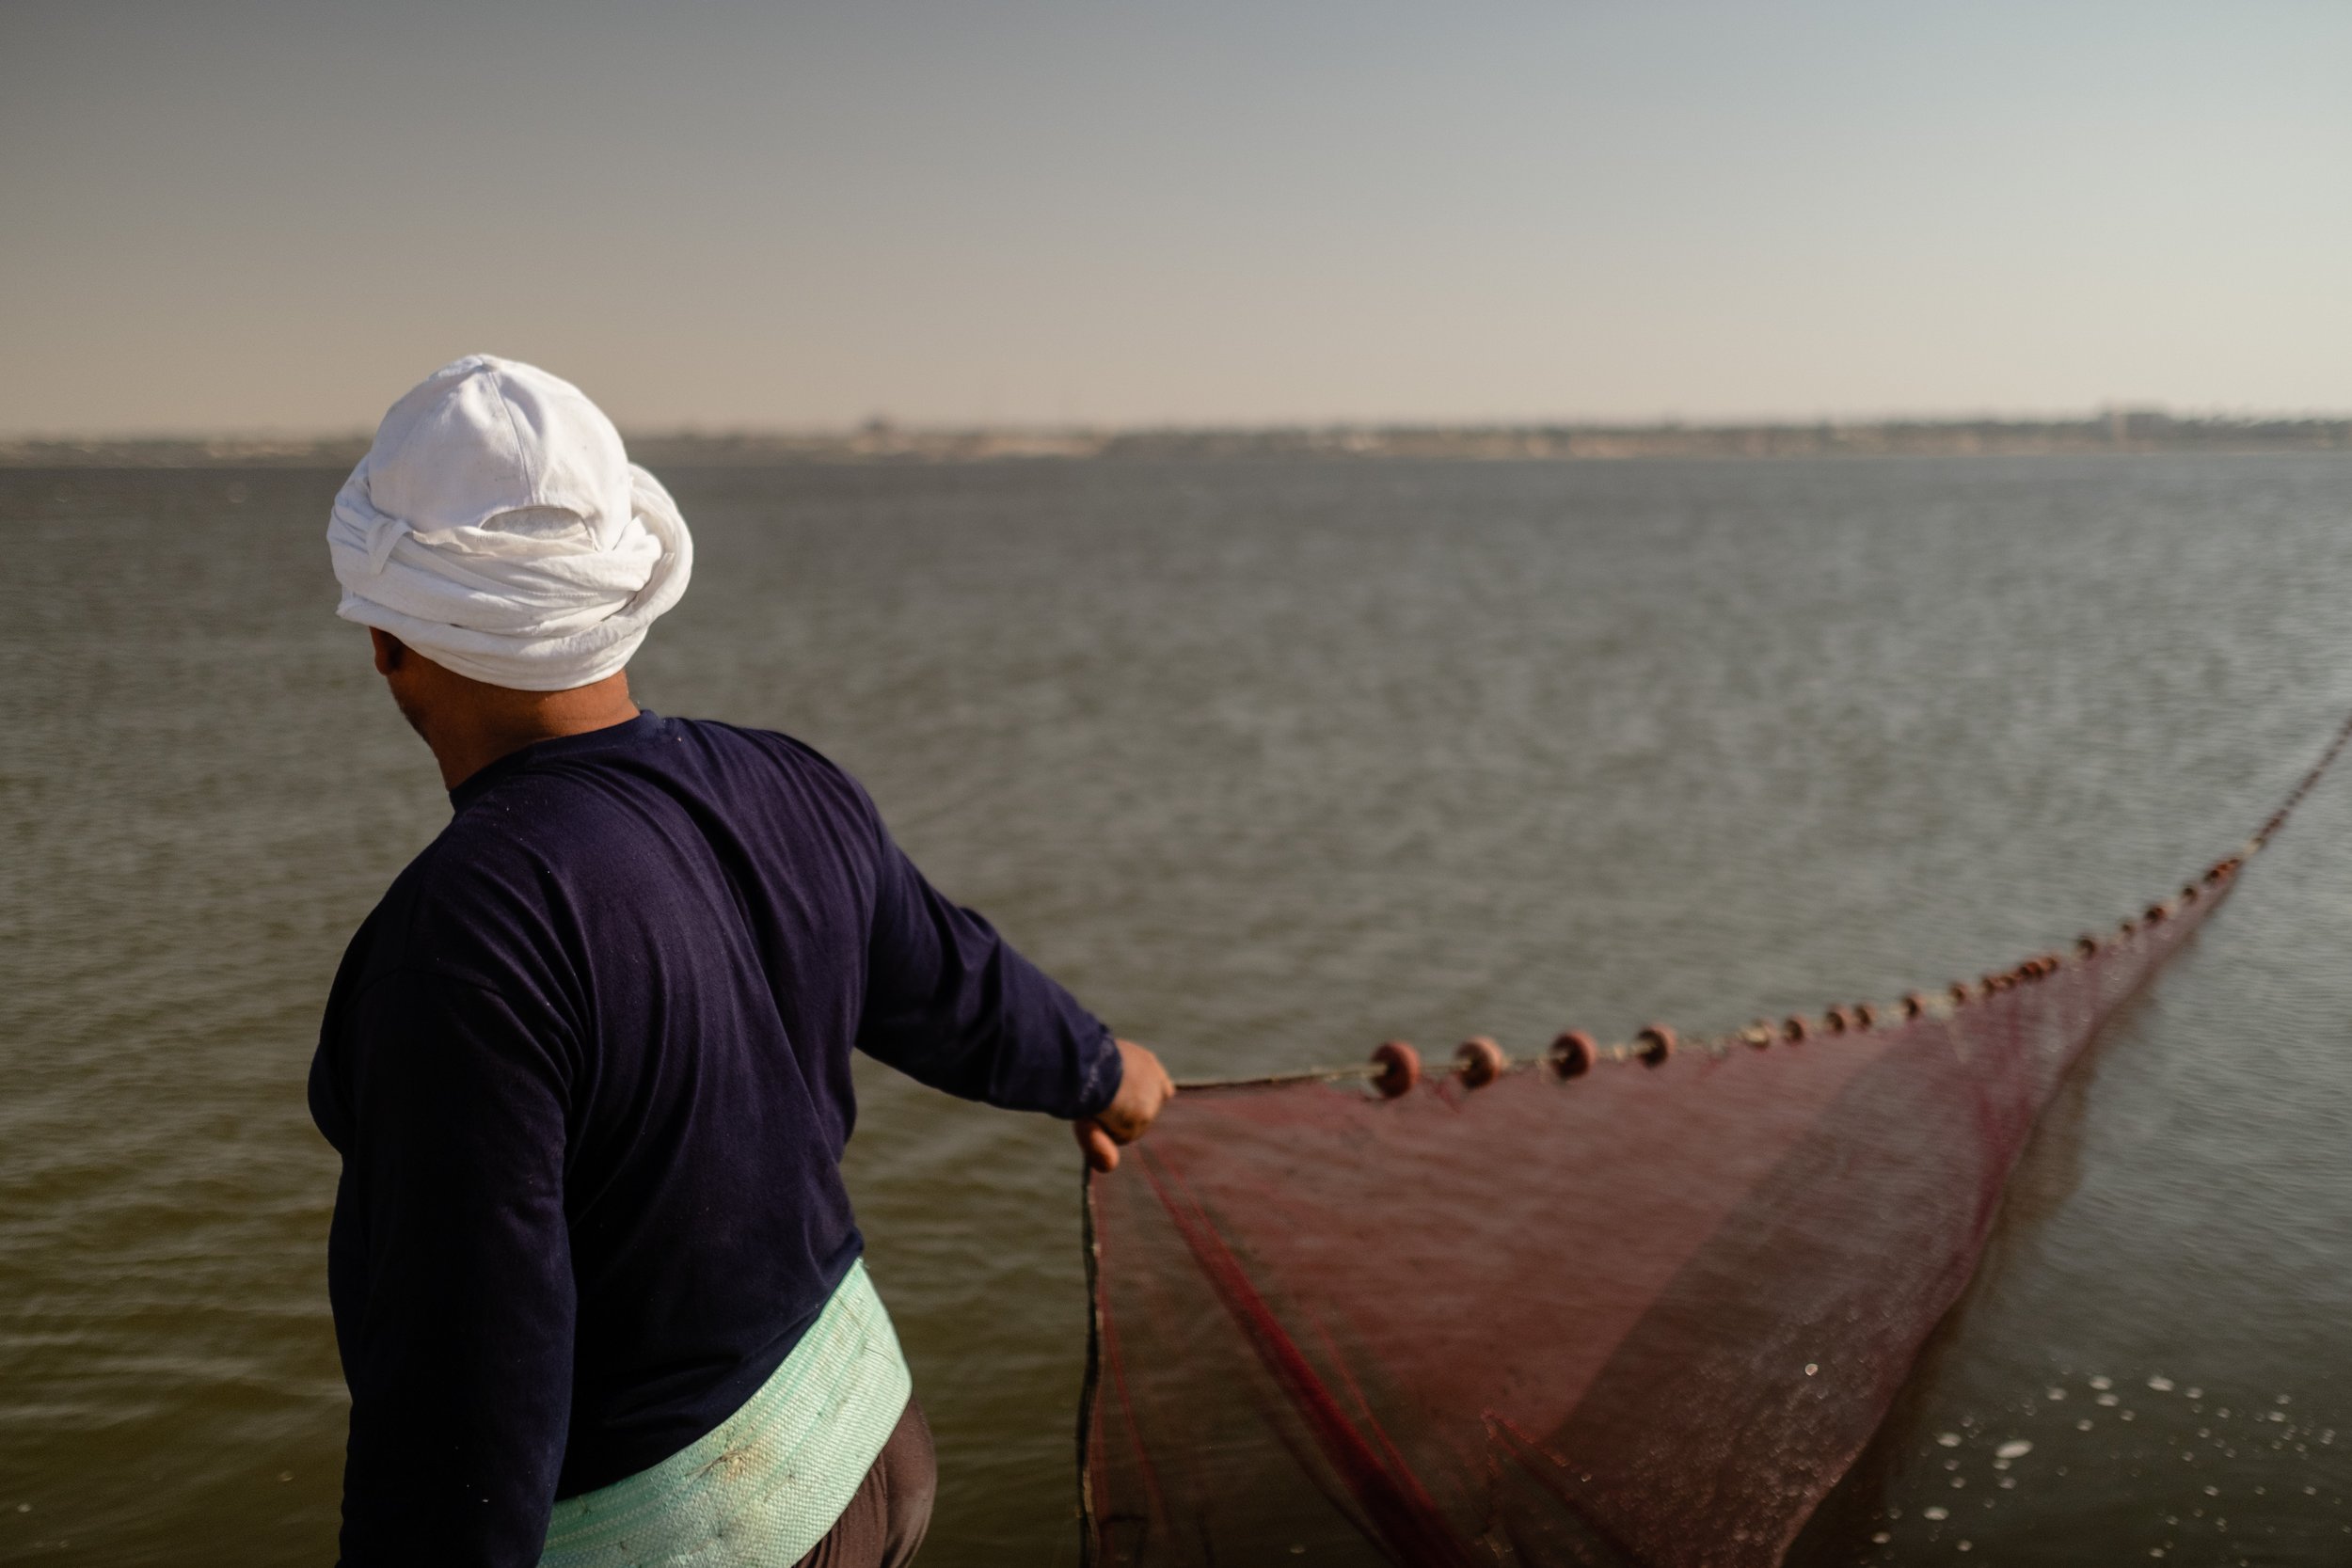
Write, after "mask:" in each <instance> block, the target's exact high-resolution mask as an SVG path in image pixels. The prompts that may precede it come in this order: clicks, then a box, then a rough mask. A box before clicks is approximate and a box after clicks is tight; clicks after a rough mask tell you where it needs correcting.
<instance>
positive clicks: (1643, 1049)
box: [1633, 1023, 1675, 1067]
mask: <svg viewBox="0 0 2352 1568" xmlns="http://www.w3.org/2000/svg"><path fill="white" fill-rule="evenodd" d="M1633 1046H1634V1051H1633V1053H1634V1054H1635V1055H1636V1056H1639V1057H1641V1058H1642V1063H1643V1065H1644V1066H1645V1067H1656V1066H1658V1065H1659V1064H1660V1063H1661V1062H1663V1061H1664V1060H1665V1059H1666V1058H1667V1057H1669V1056H1671V1055H1673V1054H1674V1053H1675V1032H1674V1031H1673V1030H1672V1029H1670V1028H1668V1027H1667V1026H1666V1025H1665V1024H1663V1023H1653V1024H1651V1025H1649V1026H1648V1027H1647V1028H1645V1029H1644V1030H1643V1031H1642V1032H1641V1033H1640V1034H1638V1035H1636V1036H1634V1037H1633Z"/></svg>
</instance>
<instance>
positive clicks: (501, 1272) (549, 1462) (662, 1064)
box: [310, 713, 1120, 1568]
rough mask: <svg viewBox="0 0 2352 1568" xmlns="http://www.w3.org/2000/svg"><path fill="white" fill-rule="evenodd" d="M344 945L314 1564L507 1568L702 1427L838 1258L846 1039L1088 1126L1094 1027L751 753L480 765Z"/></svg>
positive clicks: (649, 752) (561, 745) (1008, 1102)
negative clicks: (332, 1463)
mask: <svg viewBox="0 0 2352 1568" xmlns="http://www.w3.org/2000/svg"><path fill="white" fill-rule="evenodd" d="M451 799H452V800H453V803H454V805H455V807H456V815H455V816H454V817H453V820H452V821H451V822H450V824H449V826H448V827H447V828H446V829H444V830H443V831H442V832H441V834H440V836H439V837H438V838H437V839H435V840H434V842H433V843H432V844H431V845H430V846H428V847H426V848H425V850H424V851H423V853H421V854H420V855H419V856H418V857H417V858H416V860H415V861H414V862H412V863H410V864H409V866H408V867H407V869H406V870H405V871H404V872H402V873H401V875H400V878H399V879H398V880H396V881H395V882H394V883H393V884H392V887H391V889H390V891H389V892H388V893H387V894H386V895H384V899H383V901H382V902H381V903H380V904H378V905H377V906H376V909H375V911H374V912H373V913H372V914H371V915H369V917H368V919H367V921H366V923H365V924H364V925H362V926H361V927H360V928H359V931H358V935H357V936H355V937H354V938H353V939H352V942H351V946H350V948H349V950H348V951H347V952H346V953H345V955H344V957H343V961H342V968H341V970H340V971H339V972H338V974H337V975H336V977H335V984H334V989H333V991H332V993H331V994H330V996H329V998H328V1001H327V1007H326V1022H325V1024H324V1026H323V1028H322V1030H321V1032H320V1038H319V1048H318V1053H317V1055H316V1057H315V1058H314V1059H313V1061H312V1064H311V1069H310V1110H311V1115H312V1117H313V1118H314V1119H315V1120H316V1121H317V1123H318V1126H319V1130H320V1132H323V1133H325V1134H326V1139H327V1141H328V1142H329V1143H331V1144H333V1145H334V1147H335V1148H336V1149H337V1150H338V1151H339V1152H340V1153H341V1154H342V1159H343V1171H342V1181H341V1184H340V1185H339V1187H338V1188H337V1191H336V1197H335V1218H334V1226H333V1230H332V1233H331V1237H330V1240H329V1243H328V1290H329V1294H330V1297H331V1299H332V1304H333V1307H334V1315H335V1334H336V1339H337V1342H338V1346H339V1348H340V1350H341V1352H342V1363H343V1372H344V1377H345V1379H346V1381H347V1382H348V1383H349V1384H350V1386H351V1435H350V1445H349V1449H348V1452H347V1455H346V1460H345V1468H344V1479H343V1534H342V1550H343V1560H344V1562H345V1563H346V1564H349V1565H351V1568H361V1565H364V1564H371V1563H378V1562H383V1563H391V1562H398V1563H403V1564H414V1563H421V1562H431V1563H434V1564H437V1565H452V1568H455V1565H461V1564H484V1565H497V1568H510V1565H520V1564H528V1563H533V1562H536V1561H537V1560H538V1557H539V1550H540V1547H541V1545H542V1544H543V1542H544V1539H545V1536H546V1531H547V1523H548V1510H549V1508H550V1506H551V1505H552V1503H553V1501H554V1499H556V1498H557V1497H569V1496H572V1495H574V1494H576V1493H580V1492H584V1491H590V1490H593V1489H595V1488H596V1487H599V1486H603V1485H606V1484H609V1483H610V1482H612V1481H618V1480H620V1479H621V1478H622V1477H624V1476H628V1475H630V1474H633V1473H634V1472H636V1471H638V1470H642V1469H644V1468H645V1467H646V1466H648V1465H654V1464H658V1463H659V1462H660V1461H661V1460H663V1459H665V1458H667V1457H669V1456H670V1455H671V1454H673V1453H675V1452H676V1451H677V1450H678V1449H682V1448H685V1447H686V1446H687V1445H688V1444H690V1443H691V1442H693V1441H695V1440H696V1439H697V1438H699V1437H701V1436H703V1435H704V1434H705V1433H708V1432H709V1431H711V1430H712V1429H713V1428H715V1427H717V1426H718V1425H719V1424H720V1423H721V1422H722V1421H723V1420H724V1419H725V1418H727V1417H728V1416H729V1415H731V1414H733V1413H734V1411H735V1410H736V1409H737V1408H738V1407H739V1405H740V1404H741V1403H742V1402H744V1400H745V1399H747V1398H748V1397H749V1396H750V1395H751V1394H752V1393H753V1392H755V1390H756V1389H757V1388H758V1387H759V1386H760V1385H761V1384H762V1383H764V1382H765V1381H766V1380H767V1378H768V1377H769V1375H770V1374H771V1372H773V1371H774V1370H775V1369H776V1367H777V1366H778V1365H779V1364H781V1363H782V1361H783V1360H784V1357H785V1356H786V1354H787V1353H789V1352H790V1351H791V1349H792V1347H793V1346H794V1345H795V1344H796V1343H797V1342H798V1341H799V1339H800V1337H801V1335H802V1334H803V1332H804V1331H805V1330H806V1329H807V1327H808V1325H809V1323H811V1322H812V1321H813V1320H814V1319H815V1318H816V1316H817V1314H818V1311H819V1310H820V1309H821V1308H822V1307H823V1306H824V1303H825V1301H826V1298H827V1297H828V1296H830V1295H831V1293H832V1291H833V1290H834V1286H835V1285H837V1284H838V1283H839V1282H840V1279H841V1277H842V1275H844V1274H845V1273H846V1272H847V1271H848V1269H849V1267H850V1263H851V1261H852V1260H853V1259H855V1258H856V1257H857V1256H858V1253H859V1250H860V1248H861V1245H862V1243H861V1241H860V1238H859V1235H858V1231H857V1226H856V1223H855V1221H854V1220H853V1219H852V1217H851V1215H850V1200H849V1196H848V1193H847V1192H846V1190H845V1189H844V1187H843V1184H842V1180H841V1173H840V1159H841V1153H842V1148H843V1146H844V1145H845V1144H846V1143H847V1142H848V1140H849V1136H850V1126H851V1123H852V1121H853V1120H854V1117H855V1106H854V1103H853V1101H852V1097H851V1090H850V1049H851V1048H852V1047H853V1046H854V1047H856V1048H858V1049H860V1050H863V1051H865V1052H866V1053H868V1054H870V1055H872V1056H875V1057H877V1058H879V1059H881V1060H882V1061H884V1062H887V1063H889V1064H891V1065H892V1066H894V1067H896V1068H898V1069H902V1070H903V1071H906V1072H908V1073H910V1074H912V1075H913V1076H914V1077H915V1078H918V1079H920V1080H922V1081H923V1082H924V1083H927V1084H930V1085H934V1086H936V1087H939V1088H942V1089H945V1090H947V1091H948V1092H950V1093H952V1094H958V1095H961V1096H964V1097H965V1098H967V1099H973V1100H982V1101H988V1102H990V1103H992V1104H995V1105H1001V1106H1005V1107H1008V1108H1011V1109H1020V1110H1034V1111H1044V1112H1049V1113H1051V1114H1054V1115H1057V1116H1062V1117H1084V1116H1091V1115H1094V1114H1095V1113H1097V1112H1099V1111H1101V1110H1102V1109H1103V1108H1104V1106H1105V1105H1107V1104H1108V1103H1109V1101H1110V1100H1111V1098H1112V1096H1113V1095H1114V1094H1115V1093H1116V1092H1117V1090H1118V1086H1119V1077H1120V1065H1119V1056H1118V1052H1117V1048H1116V1046H1115V1045H1114V1044H1113V1042H1112V1040H1111V1038H1110V1035H1109V1031H1107V1030H1106V1029H1104V1026H1103V1025H1102V1023H1101V1022H1098V1021H1097V1020H1096V1019H1094V1018H1093V1017H1092V1016H1091V1015H1090V1014H1089V1013H1088V1012H1087V1011H1086V1010H1085V1009H1084V1008H1082V1007H1080V1006H1078V1004H1077V1003H1076V1002H1075V1001H1074V1000H1073V999H1072V997H1071V996H1070V994H1069V993H1068V992H1067V991H1065V990H1062V989H1061V987H1059V986H1058V985H1057V984H1055V983H1054V982H1053V981H1052V980H1050V979H1048V978H1047V977H1046V976H1045V975H1044V974H1041V973H1040V972H1039V971H1038V970H1037V969H1036V968H1035V967H1034V966H1033V965H1031V964H1030V963H1029V962H1028V961H1027V960H1025V959H1024V958H1022V957H1021V956H1020V955H1019V954H1018V953H1016V952H1014V951H1013V949H1012V948H1011V947H1010V946H1009V944H1007V943H1006V942H1004V940H1003V939H1002V938H1000V937H999V936H998V935H997V934H996V933H995V931H994V930H993V929H992V928H991V927H989V925H988V923H987V922H986V921H984V920H982V919H981V918H980V917H979V916H977V915H976V914H973V913H972V912H970V911H966V910H961V909H959V908H957V907H956V906H955V905H953V904H952V903H950V902H948V901H947V900H946V898H944V897H942V896H941V895H939V893H937V892H936V891H935V890H934V889H933V888H932V887H931V886H930V884H929V883H928V882H926V881H925V880H924V879H923V877H922V875H921V874H920V873H919V872H917V871H916V870H915V868H914V865H913V864H912V863H909V862H908V860H907V859H906V857H905V856H904V855H903V854H902V853H901V852H900V851H899V850H898V847H897V846H896V845H895V844H893V843H892V842H891V839H890V836H889V834H888V833H887V832H885V831H884V830H883V827H882V822H881V819H880V817H879V816H878V815H877V814H876V812H875V809H874V806H873V802H872V801H871V800H868V799H867V797H866V793H865V791H864V790H863V789H861V788H860V787H859V786H858V784H857V783H856V781H854V780H853V779H851V778H850V776H849V775H848V774H847V773H845V772H843V771H842V770H841V769H840V768H836V767H834V765H833V764H831V763H829V762H827V761H826V760H825V759H824V758H822V757H821V756H818V754H817V753H816V752H812V751H810V750H809V749H808V748H806V747H804V746H803V745H801V744H800V743H799V742H797V741H794V740H791V739H789V738H787V737H786V736H780V735H773V734H768V733H764V732H759V731H750V730H739V729H735V728H732V727H729V726H727V725H723V724H715V723H706V722H699V721H689V720H679V719H666V718H661V717H659V716H657V715H654V714H650V713H647V714H643V715H641V716H639V717H638V718H636V719H634V720H631V721H628V722H627V723H624V724H620V725H616V726H614V727H612V728H610V729H603V730H597V731H594V732H592V733H590V734H587V735H580V736H567V737H564V738H563V739H558V740H550V741H544V742H541V743H540V744H537V745H534V746H531V747H528V748H526V749H524V750H523V751H520V752H515V753H514V754H512V755H510V756H507V757H504V758H502V759H501V760H500V761H498V762H496V763H493V764H491V765H490V766H489V767H487V768H484V769H483V770H482V771H480V772H478V773H476V774H475V775H474V776H473V777H471V778H469V779H468V780H466V781H465V782H464V783H463V784H460V785H459V786H458V787H457V788H456V789H455V790H454V791H453V792H452V796H451Z"/></svg>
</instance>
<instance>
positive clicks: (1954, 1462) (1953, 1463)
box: [1944, 1459, 1960, 1470]
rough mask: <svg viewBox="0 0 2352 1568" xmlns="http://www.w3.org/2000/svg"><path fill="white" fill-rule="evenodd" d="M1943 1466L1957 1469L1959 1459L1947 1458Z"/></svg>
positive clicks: (1948, 1468)
mask: <svg viewBox="0 0 2352 1568" xmlns="http://www.w3.org/2000/svg"><path fill="white" fill-rule="evenodd" d="M1944 1468H1946V1469H1947V1470H1957V1469H1959V1468H1960V1461H1959V1460H1957V1459H1947V1460H1946V1461H1945V1462H1944Z"/></svg>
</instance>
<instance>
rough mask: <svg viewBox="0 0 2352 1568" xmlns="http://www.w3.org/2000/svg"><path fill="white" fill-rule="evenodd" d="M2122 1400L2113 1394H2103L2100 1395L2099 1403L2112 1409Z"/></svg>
mask: <svg viewBox="0 0 2352 1568" xmlns="http://www.w3.org/2000/svg"><path fill="white" fill-rule="evenodd" d="M2099 1403H2100V1405H2101V1407H2102V1408H2105V1409H2108V1410H2112V1409H2114V1408H2115V1407H2116V1406H2117V1405H2119V1404H2121V1403H2122V1401H2121V1400H2119V1399H2117V1398H2116V1397H2115V1396H2114V1395H2113V1394H2102V1395H2100V1396H2099Z"/></svg>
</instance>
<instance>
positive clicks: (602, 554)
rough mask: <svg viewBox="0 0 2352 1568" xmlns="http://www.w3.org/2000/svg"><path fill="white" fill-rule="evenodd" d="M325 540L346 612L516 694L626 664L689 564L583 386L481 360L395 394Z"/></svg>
mask: <svg viewBox="0 0 2352 1568" xmlns="http://www.w3.org/2000/svg"><path fill="white" fill-rule="evenodd" d="M326 547H327V553H328V555H329V556H330V557H332V558H333V561H334V563H335V578H336V580H337V581H338V582H341V583H342V587H343V599H342V605H341V606H339V607H338V608H337V610H336V613H337V614H339V615H341V616H342V618H343V619H344V620H346V621H357V622H358V623H359V624H360V625H361V626H379V627H381V628H382V629H384V630H385V631H388V632H390V633H391V634H392V635H393V636H394V637H397V638H399V639H400V640H401V641H403V642H405V643H406V644H408V646H410V647H412V648H414V649H416V650H417V651H418V652H419V653H421V654H422V655H424V656H425V657H427V658H430V659H432V660H433V661H434V662H435V663H437V664H440V665H443V666H446V667H447V668H449V669H452V670H454V671H456V672H457V673H459V674H461V675H470V676H472V677H473V678H474V679H475V680H478V681H486V682H488V683H489V684H491V685H493V686H504V687H511V688H514V689H516V690H521V691H562V690H565V689H569V688H572V687H575V686H585V685H587V684H588V683H589V682H591V681H597V680H602V679H603V678H604V677H605V676H607V675H610V674H612V673H614V672H615V671H617V670H619V669H620V668H621V667H622V666H623V665H625V664H627V663H628V660H629V656H630V655H632V654H634V653H635V652H636V651H637V645H638V644H639V643H641V642H643V641H644V640H645V628H646V627H648V626H651V625H652V624H653V620H654V617H655V616H657V615H660V613H661V612H662V611H663V610H667V609H669V608H670V607H671V606H672V605H674V604H675V603H677V601H678V595H679V594H683V593H685V592H686V579H687V578H688V576H689V575H690V574H691V571H692V568H693V561H694V543H693V539H692V537H691V535H689V534H688V532H687V531H686V520H685V519H684V518H683V517H680V516H679V515H678V510H677V503H676V502H675V501H673V500H672V499H670V493H669V492H668V491H667V490H664V489H663V488H662V487H661V484H660V481H658V480H656V479H655V478H654V477H653V475H651V474H649V473H647V472H646V471H645V470H644V469H643V468H641V467H637V466H636V465H635V464H633V463H631V462H630V461H629V460H628V452H627V451H624V450H623V449H622V446H621V436H620V432H618V431H616V430H614V429H613V428H612V420H608V419H606V418H605V417H604V413H603V410H601V409H599V408H598V407H597V406H596V404H593V403H591V402H589V401H588V397H587V394H585V393H584V392H582V391H580V388H577V387H575V386H573V385H572V384H571V383H570V382H568V381H561V380H558V379H557V378H556V377H554V376H551V375H549V374H548V372H545V371H543V370H540V369H538V368H537V367H535V366H532V365H525V364H520V363H518V362H516V361H515V360H512V359H493V358H491V357H489V356H487V355H480V354H477V355H472V356H468V357H467V358H464V359H460V360H458V361H457V362H456V363H455V364H453V365H449V366H445V367H443V368H442V369H440V370H438V371H436V372H434V373H433V374H432V375H430V376H427V377H426V378H425V380H424V381H423V383H422V384H421V385H420V386H418V387H417V388H416V389H415V390H413V391H411V392H410V393H409V394H408V395H407V396H406V397H404V398H402V399H401V400H400V401H399V402H398V403H396V404H392V407H391V411H390V412H389V413H388V414H386V415H385V416H384V422H383V423H382V424H381V425H379V426H378V427H377V428H376V432H375V444H374V445H373V447H371V448H369V449H368V454H367V456H365V457H363V458H361V459H360V460H359V466H358V467H357V468H354V469H353V470H352V471H351V477H350V478H349V479H348V480H346V481H344V482H343V488H342V494H340V495H338V496H337V497H336V498H335V513H334V515H333V517H332V518H331V519H330V520H329V521H328V523H327V525H326Z"/></svg>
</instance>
